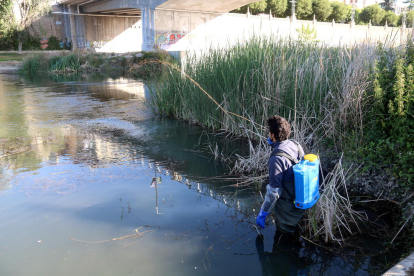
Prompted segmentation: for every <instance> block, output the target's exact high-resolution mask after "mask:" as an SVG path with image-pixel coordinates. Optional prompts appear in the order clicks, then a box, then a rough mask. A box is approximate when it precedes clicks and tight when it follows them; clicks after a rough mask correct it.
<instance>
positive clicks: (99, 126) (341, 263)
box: [0, 75, 387, 276]
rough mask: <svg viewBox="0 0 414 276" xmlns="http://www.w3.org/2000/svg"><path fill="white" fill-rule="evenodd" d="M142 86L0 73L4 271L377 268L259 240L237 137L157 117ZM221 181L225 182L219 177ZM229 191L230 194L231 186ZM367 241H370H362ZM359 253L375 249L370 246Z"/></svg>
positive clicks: (354, 271) (354, 256) (369, 260)
mask: <svg viewBox="0 0 414 276" xmlns="http://www.w3.org/2000/svg"><path fill="white" fill-rule="evenodd" d="M149 97H150V91H149V90H148V89H147V88H146V87H145V85H144V84H143V83H142V82H139V81H135V80H130V79H126V78H110V77H103V76H83V77H79V76H71V77H67V78H66V79H64V78H60V79H57V78H51V77H43V78H40V77H35V78H32V79H23V78H21V77H17V76H5V75H0V173H1V174H0V176H1V178H0V181H1V183H0V190H1V191H0V195H1V196H0V275H13V276H15V275H42V276H47V275H78V276H81V275H85V276H86V275H87V276H91V275H100V276H101V275H369V274H372V275H377V274H378V272H379V271H382V270H383V269H384V267H385V266H386V265H387V264H386V263H384V260H383V259H381V258H373V257H370V254H361V250H358V251H351V252H347V253H342V254H332V253H329V251H326V252H325V251H323V250H321V249H317V248H314V247H312V246H311V245H307V246H306V247H303V248H291V247H285V248H283V247H273V234H274V227H273V226H269V227H267V228H266V230H265V231H264V235H265V240H264V243H260V242H259V243H256V236H257V233H256V231H254V230H253V228H252V223H253V222H254V215H255V211H253V209H254V208H257V205H255V202H257V196H254V195H253V194H252V193H251V191H249V190H244V191H236V190H234V188H229V187H225V186H227V185H230V184H233V183H234V182H232V181H226V180H224V179H222V178H223V175H225V172H226V170H227V165H226V164H222V163H220V162H219V161H216V160H214V157H213V155H212V154H211V150H210V149H209V145H210V146H211V147H212V148H213V149H214V148H215V145H216V144H217V145H218V147H219V149H220V152H221V151H223V153H224V154H225V155H229V154H230V153H238V154H244V153H245V152H244V151H245V150H246V149H247V147H246V146H245V145H243V144H242V143H241V142H239V141H229V140H226V139H225V138H223V137H216V136H215V135H212V134H209V133H206V132H205V131H203V130H202V129H200V128H198V127H195V126H188V125H187V124H186V123H183V122H180V121H175V120H168V119H159V118H157V117H155V116H153V114H152V111H151V109H150V108H149V107H148V106H147V104H146V100H147V99H148V98H149ZM220 177H221V178H220ZM236 192H237V193H236ZM365 244H370V242H368V243H367V242H366V241H365ZM371 245H372V246H371V247H369V248H367V249H366V250H364V252H367V253H377V252H378V248H377V249H376V248H375V246H377V245H378V242H375V241H374V242H372V244H371Z"/></svg>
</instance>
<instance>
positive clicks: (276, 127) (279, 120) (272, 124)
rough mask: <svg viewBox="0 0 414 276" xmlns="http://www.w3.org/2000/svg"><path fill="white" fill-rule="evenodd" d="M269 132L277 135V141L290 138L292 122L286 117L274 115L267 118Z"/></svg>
mask: <svg viewBox="0 0 414 276" xmlns="http://www.w3.org/2000/svg"><path fill="white" fill-rule="evenodd" d="M267 125H268V126H269V132H270V133H273V134H274V135H275V138H276V140H277V141H285V140H287V139H288V138H289V136H290V133H291V130H290V124H289V122H288V121H286V119H285V118H283V117H280V116H277V115H274V116H272V117H269V118H268V119H267Z"/></svg>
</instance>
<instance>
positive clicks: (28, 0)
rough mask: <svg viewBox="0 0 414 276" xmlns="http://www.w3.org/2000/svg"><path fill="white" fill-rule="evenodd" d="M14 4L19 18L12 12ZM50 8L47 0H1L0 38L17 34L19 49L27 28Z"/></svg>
mask: <svg viewBox="0 0 414 276" xmlns="http://www.w3.org/2000/svg"><path fill="white" fill-rule="evenodd" d="M14 4H16V5H17V7H18V10H19V12H20V14H19V18H16V17H15V15H14V13H13V9H12V5H14ZM50 9H51V6H50V3H49V1H47V0H25V1H11V0H5V1H1V2H0V12H1V15H2V19H1V20H0V21H1V23H0V29H1V31H0V38H3V37H12V36H14V35H15V36H17V47H18V50H19V51H21V50H22V49H23V42H24V41H25V39H24V37H25V36H27V34H28V31H27V28H28V27H29V26H31V25H32V23H33V22H35V21H36V20H38V19H39V18H40V17H41V16H43V15H44V14H46V13H48V12H49V11H50ZM39 43H40V42H39Z"/></svg>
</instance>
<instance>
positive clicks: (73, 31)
mask: <svg viewBox="0 0 414 276" xmlns="http://www.w3.org/2000/svg"><path fill="white" fill-rule="evenodd" d="M68 11H69V13H72V12H73V9H71V7H70V5H68ZM69 23H70V36H71V37H70V40H71V44H72V51H74V50H76V49H78V41H77V38H76V25H75V24H76V23H75V16H74V15H69Z"/></svg>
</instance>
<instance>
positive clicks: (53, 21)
mask: <svg viewBox="0 0 414 276" xmlns="http://www.w3.org/2000/svg"><path fill="white" fill-rule="evenodd" d="M52 10H53V11H60V8H59V7H58V6H52ZM29 31H30V32H31V33H32V34H34V35H38V36H39V37H40V38H49V37H51V36H52V35H54V36H56V37H57V38H59V39H62V38H63V37H64V21H63V15H60V14H53V15H45V16H42V17H41V18H39V20H37V21H35V22H33V24H32V26H31V27H30V28H29Z"/></svg>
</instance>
